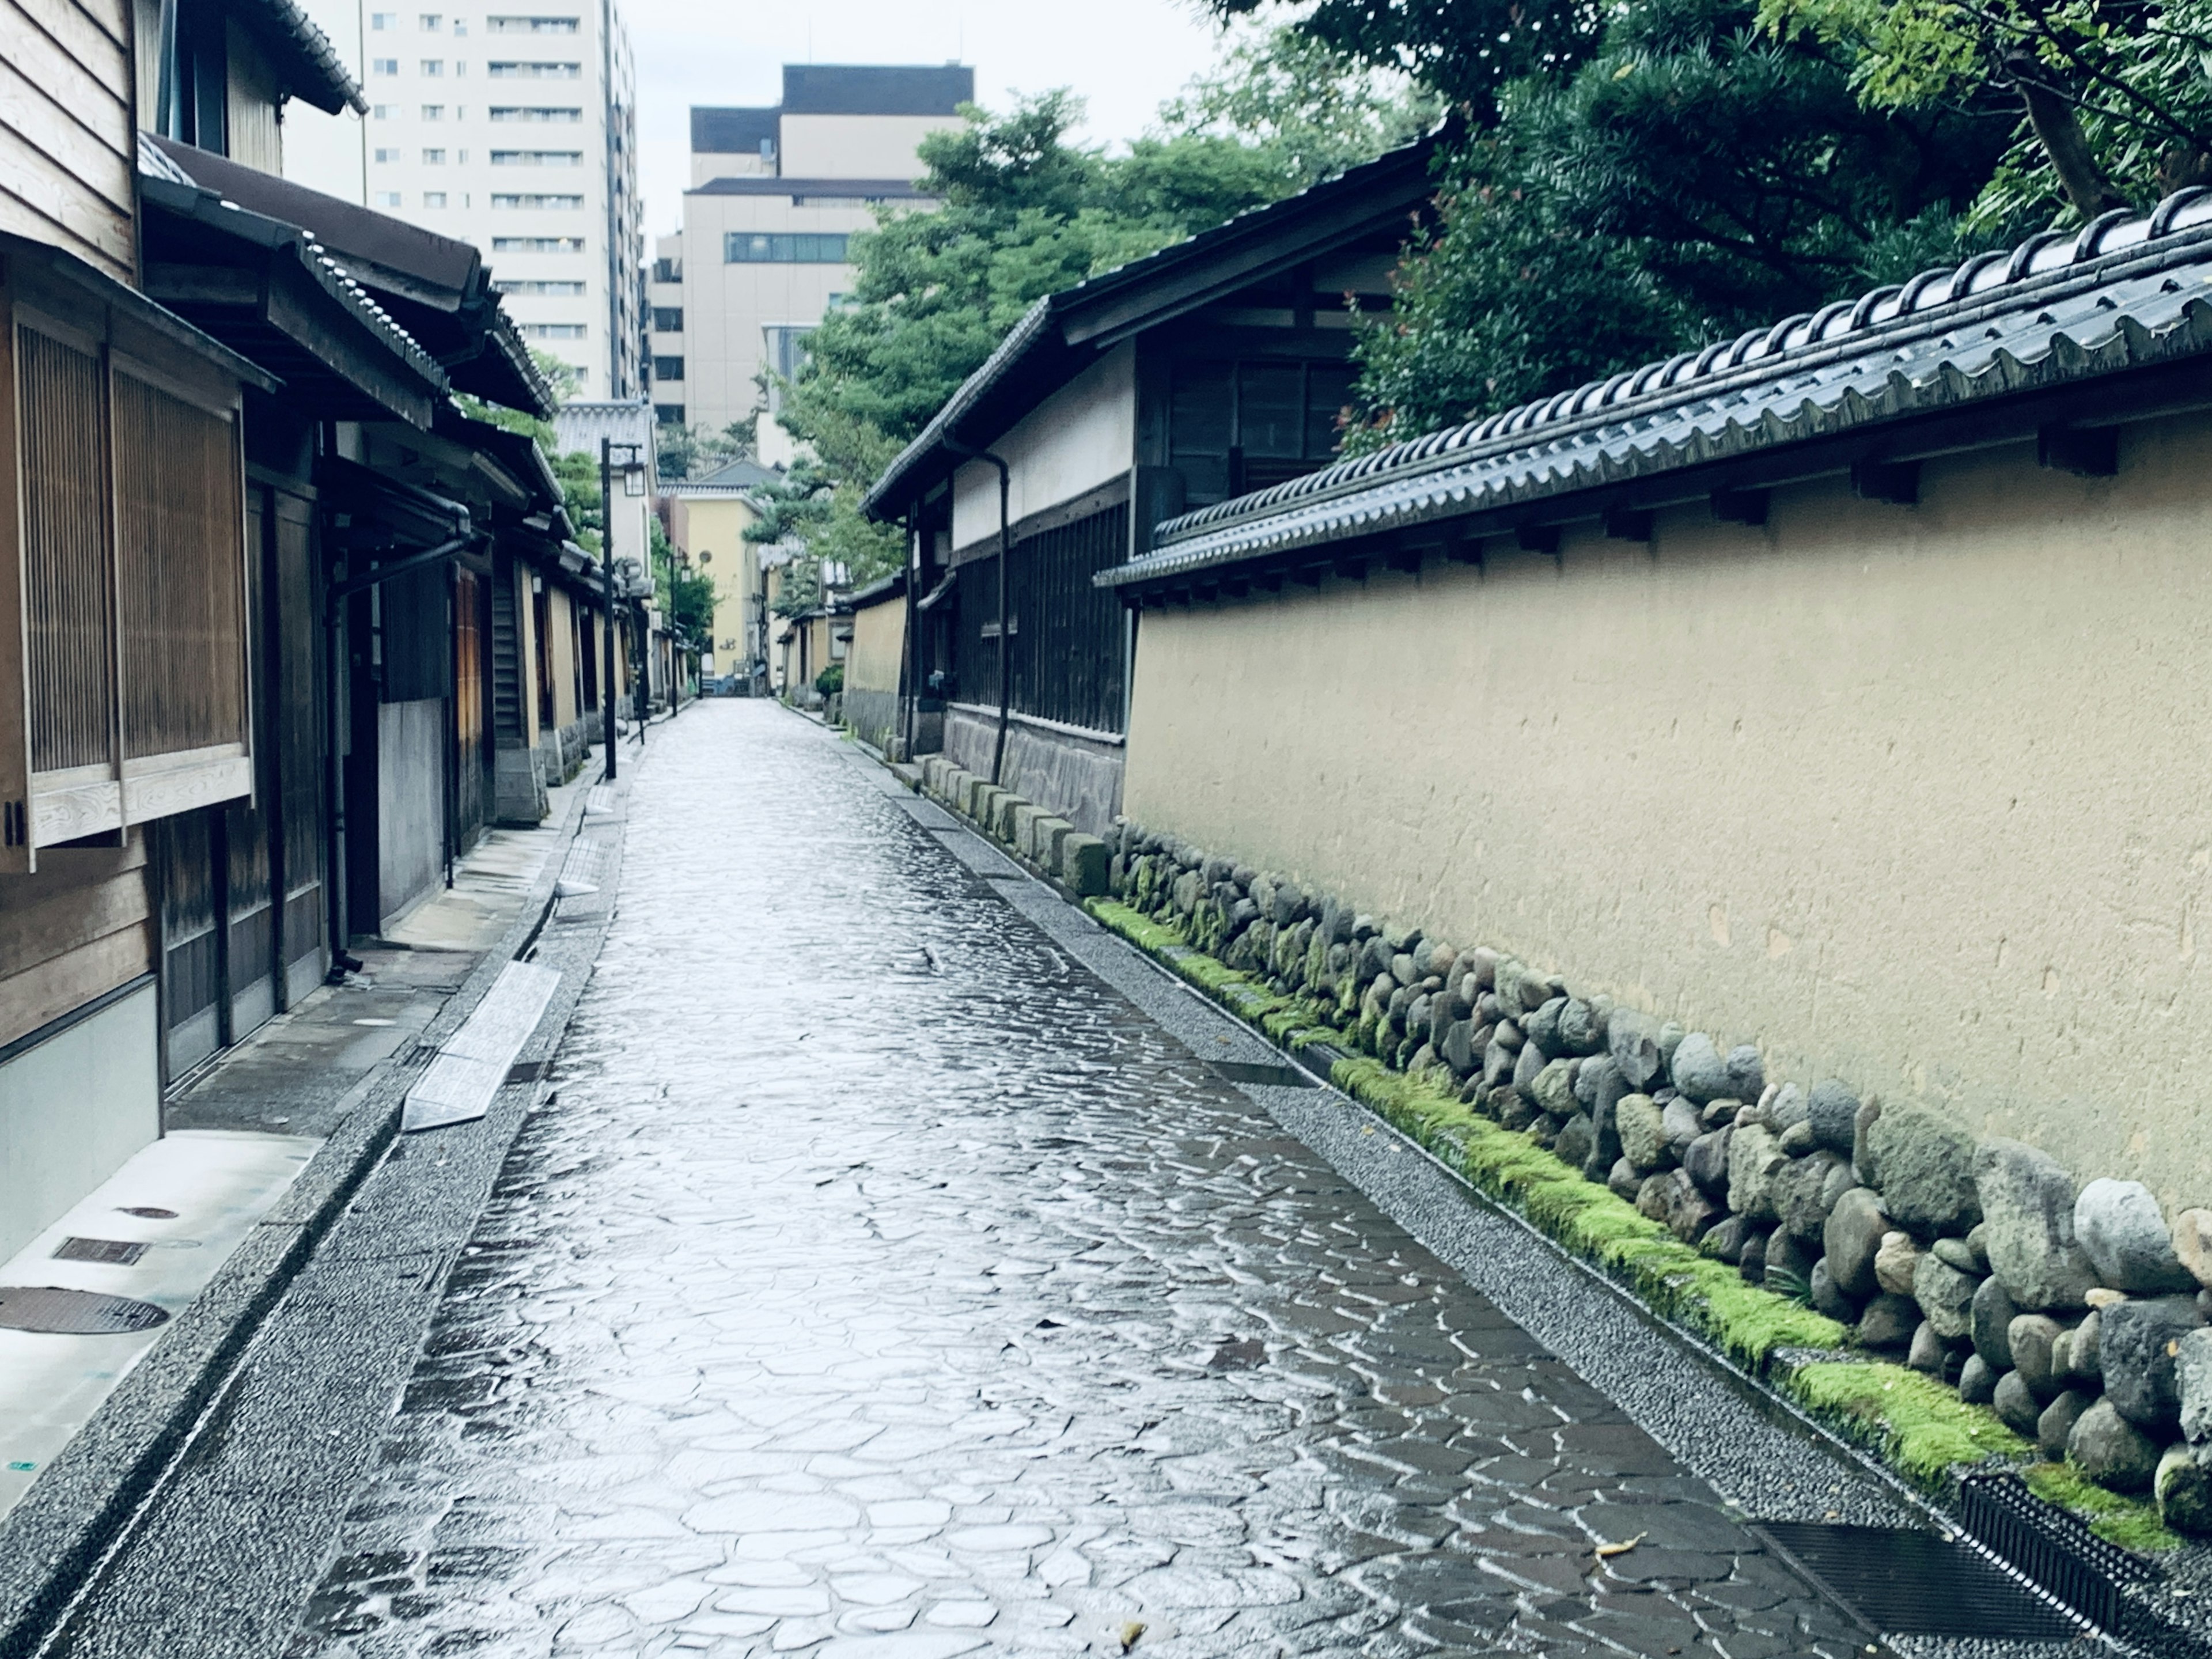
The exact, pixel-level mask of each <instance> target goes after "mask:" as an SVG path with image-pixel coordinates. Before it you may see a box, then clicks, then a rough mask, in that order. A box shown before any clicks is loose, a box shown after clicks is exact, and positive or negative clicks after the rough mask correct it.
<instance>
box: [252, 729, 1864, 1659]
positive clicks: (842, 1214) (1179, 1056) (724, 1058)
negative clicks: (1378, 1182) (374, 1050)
mask: <svg viewBox="0 0 2212 1659" xmlns="http://www.w3.org/2000/svg"><path fill="white" fill-rule="evenodd" d="M653 744H655V745H656V752H655V753H654V755H653V757H652V759H651V761H650V763H649V764H648V766H647V768H646V769H644V770H643V771H642V772H641V774H640V775H639V779H638V782H637V784H636V787H635V793H634V795H633V798H632V805H631V811H630V829H629V849H628V854H627V856H626V859H625V861H624V866H623V878H622V888H621V894H620V908H619V911H618V913H617V916H616V919H615V922H614V926H613V929H612V931H611V933H610V935H609V938H608V942H607V945H606V947H605V951H604V953H603V955H602V956H601V957H600V960H599V968H598V971H597V974H596V976H595V978H594V979H593V981H592V984H591V986H590V987H589V989H588V990H587V991H586V994H585V997H584V1000H583V1002H582V1004H581V1005H580V1008H579V1011H578V1014H577V1018H576V1021H575V1024H574V1026H573V1027H572V1028H571V1031H570V1034H569V1036H568V1041H567V1043H566V1045H565V1046H564V1047H563V1048H562V1052H561V1055H560V1059H559V1062H558V1068H557V1072H556V1090H555V1092H554V1093H553V1095H552V1096H551V1097H550V1101H549V1103H547V1104H546V1105H545V1106H544V1108H543V1109H541V1110H540V1111H539V1112H538V1114H537V1115H535V1116H534V1117H532V1119H531V1120H530V1121H529V1122H528V1123H527V1124H526V1126H525V1127H524V1129H523V1131H522V1133H521V1135H520V1139H518V1140H517V1142H516V1143H515V1146H514V1147H513V1152H512V1153H511V1154H510V1156H509V1158H508V1160H507V1165H506V1168H505V1170H504V1172H503V1174H502V1176H501V1179H500V1182H499V1183H498V1185H497V1188H496V1189H495V1193H494V1195H493V1198H492V1201H491V1204H490V1206H489V1209H488V1210H487V1212H485V1214H484V1216H483V1220H482V1221H481V1223H480V1224H479V1225H478V1227H477V1231H476V1234H475V1237H474V1240H473V1242H472V1243H470V1244H469V1245H468V1246H467V1247H466V1249H465V1251H464V1252H463V1255H462V1256H461V1258H460V1260H459V1263H458V1265H457V1266H456V1267H455V1269H454V1271H453V1275H452V1278H451V1280H450V1282H449V1284H448V1285H447V1291H446V1295H445V1299H444V1301H443V1304H442V1305H441V1310H440V1311H439V1313H438V1316H437V1317H436V1319H435V1324H434V1326H433V1328H432V1332H431V1335H430V1338H429V1341H428V1347H427V1350H426V1352H425V1353H424V1356H423V1357H422V1359H421V1361H420V1363H419V1364H418V1365H417V1367H416V1371H415V1374H414V1376H413V1379H412V1381H411V1383H410V1386H409V1387H408V1389H407V1390H406V1393H405V1395H404V1401H402V1403H401V1405H400V1407H399V1410H398V1414H397V1416H396V1418H395V1419H394V1420H393V1422H392V1425H391V1428H390V1431H389V1433H388V1436H387V1437H386V1442H385V1444H384V1446H383V1449H382V1452H381V1455H380V1457H379V1459H378V1460H377V1461H376V1463H375V1466H374V1468H373V1469H372V1470H371V1472H370V1474H369V1476H368V1479H367V1480H366V1481H365V1483H364V1485H363V1486H362V1489H361V1490H360V1492H359V1493H358V1495H357V1497H356V1499H355V1501H354V1502H353V1504H352V1505H351V1507H350V1510H349V1513H348V1515H347V1517H346V1519H345V1521H344V1522H343V1526H342V1528H341V1529H340V1535H339V1537H338V1539H337V1544H336V1553H335V1559H334V1560H333V1563H332V1565H331V1566H330V1567H329V1569H328V1570H327V1571H326V1572H325V1575H324V1577H323V1579H322V1583H321V1587H320V1589H319V1591H318V1592H317V1593H316V1595H314V1597H313V1601H312V1602H311V1603H310V1604H309V1606H308V1607H307V1612H306V1614H305V1616H304V1618H303V1619H302V1620H301V1624H300V1625H299V1626H298V1627H297V1629H296V1630H295V1633H294V1636H293V1638H292V1641H291V1644H290V1651H291V1652H292V1653H294V1654H297V1655H302V1656H305V1655H360V1656H386V1655H399V1654H407V1655H414V1654H424V1655H428V1654H453V1653H464V1652H465V1653H479V1654H499V1655H507V1654H518V1655H522V1654H529V1655H537V1654H549V1653H554V1654H568V1653H577V1654H584V1653H590V1654H605V1655H613V1654H657V1653H664V1652H676V1653H687V1652H694V1651H698V1652H708V1653H713V1654H718V1655H737V1654H753V1653H763V1654H765V1653H769V1652H776V1653H789V1652H801V1653H807V1654H813V1655H821V1656H836V1659H854V1656H884V1659H892V1656H896V1659H939V1656H951V1655H955V1654H960V1653H966V1652H970V1651H976V1652H981V1651H993V1652H1003V1653H1011V1654H1018V1655H1049V1654H1055V1653H1077V1652H1089V1653H1120V1652H1121V1651H1123V1650H1124V1648H1125V1647H1129V1648H1131V1649H1132V1650H1133V1651H1134V1652H1135V1653H1136V1654H1138V1655H1139V1656H1143V1655H1149V1654H1158V1655H1161V1656H1169V1655H1255V1656H1256V1655H1275V1654H1283V1655H1289V1654H1298V1655H1334V1654H1346V1655H1348V1654H1375V1655H1387V1654H1417V1653H1431V1652H1437V1651H1440V1650H1441V1651H1455V1652H1530V1653H1547V1654H1559V1655H1567V1654H1586V1653H1587V1654H1598V1653H1623V1652H1625V1653H1631V1654H1649V1655H1662V1654H1677V1653H1680V1654H1704V1655H1725V1656H1728V1659H1759V1656H1765V1655H1771V1654H1792V1655H1796V1654H1820V1655H1829V1656H1841V1655H1843V1654H1845V1653H1848V1652H1851V1651H1854V1650H1857V1648H1858V1647H1859V1646H1860V1644H1862V1643H1863V1640H1864V1638H1863V1637H1859V1636H1857V1635H1856V1634H1855V1633H1854V1632H1852V1630H1851V1629H1850V1626H1848V1625H1846V1624H1845V1622H1844V1620H1842V1619H1841V1617H1840V1616H1839V1615H1838V1614H1837V1613H1834V1612H1833V1611H1832V1610H1831V1609H1830V1608H1829V1607H1827V1606H1826V1604H1825V1603H1823V1602H1821V1601H1819V1600H1817V1599H1816V1598H1815V1597H1814V1595H1812V1594H1811V1593H1810V1592H1809V1591H1808V1589H1807V1588H1806V1587H1805V1586H1804V1585H1803V1584H1802V1583H1801V1582H1799V1581H1798V1580H1797V1579H1796V1578H1795V1577H1793V1576H1792V1574H1791V1573H1790V1571H1789V1570H1788V1569H1787V1568H1786V1567H1785V1566H1784V1565H1782V1564H1781V1563H1780V1562H1779V1561H1778V1560H1776V1559H1772V1558H1771V1557H1769V1556H1767V1555H1765V1554H1763V1553H1761V1552H1760V1551H1759V1547H1758V1545H1757V1543H1756V1541H1754V1540H1753V1539H1752V1538H1751V1537H1750V1536H1749V1535H1748V1534H1747V1533H1746V1532H1745V1531H1744V1530H1743V1529H1742V1528H1741V1526H1740V1525H1739V1524H1738V1522H1736V1520H1735V1518H1733V1516H1732V1515H1731V1513H1730V1512H1729V1511H1728V1510H1725V1509H1724V1508H1723V1505H1722V1504H1721V1503H1720V1501H1719V1500H1718V1498H1716V1496H1715V1495H1714V1493H1713V1492H1712V1491H1711V1488H1709V1487H1707V1486H1705V1485H1704V1484H1703V1483H1701V1482H1700V1481H1699V1480H1696V1479H1694V1478H1693V1477H1692V1476H1691V1475H1690V1474H1687V1473H1686V1472H1685V1471H1684V1470H1683V1469H1682V1468H1680V1466H1678V1465H1677V1464H1676V1463H1675V1462H1674V1461H1673V1459H1672V1458H1670V1457H1669V1456H1668V1454H1667V1453H1665V1452H1664V1451H1662V1449H1660V1448H1659V1447H1657V1446H1656V1444H1654V1443H1652V1442H1651V1441H1650V1439H1649V1438H1648V1437H1646V1436H1645V1435H1644V1433H1643V1432H1642V1431H1640V1430H1638V1428H1636V1427H1635V1426H1634V1425H1632V1424H1631V1423H1630V1422H1629V1421H1628V1420H1627V1419H1626V1417H1625V1416H1624V1415H1623V1414H1622V1413H1620V1411H1619V1410H1617V1409H1616V1408H1614V1407H1613V1406H1611V1405H1610V1404H1609V1403H1608V1402H1607V1401H1606V1399H1604V1398H1603V1397H1602V1396H1601V1395H1599V1394H1598V1393H1597V1392H1596V1390H1595V1389H1593V1388H1591V1387H1590V1386H1589V1385H1588V1384H1587V1383H1584V1382H1583V1381H1582V1380H1580V1379H1579V1378H1578V1377H1577V1376H1575V1375H1574V1373H1573V1372H1572V1371H1571V1370H1569V1369H1568V1368H1567V1367H1566V1366H1565V1364H1562V1363H1561V1362H1560V1361H1559V1360H1558V1359H1556V1358H1553V1357H1551V1356H1550V1355H1549V1354H1547V1352H1545V1351H1544V1350H1543V1349H1542V1348H1541V1346H1539V1345H1538V1344H1536V1343H1535V1342H1534V1340H1531V1339H1530V1338H1529V1337H1528V1336H1527V1335H1526V1334H1524V1333H1522V1331H1521V1330H1519V1329H1518V1328H1516V1327H1515V1326H1514V1325H1513V1324H1512V1323H1511V1322H1509V1321H1508V1320H1506V1319H1505V1318H1504V1316H1502V1315H1501V1314H1499V1313H1498V1311H1497V1310H1495V1309H1494V1308H1493V1307H1492V1305H1491V1304H1489V1303H1487V1302H1486V1301H1485V1300H1484V1299H1483V1298H1482V1297H1480V1296H1478V1295H1477V1294H1475V1293H1474V1291H1471V1290H1470V1289H1468V1287H1467V1285H1465V1284H1464V1283H1463V1282H1462V1281H1461V1280H1460V1279H1458V1278H1457V1277H1456V1276H1455V1275H1454V1274H1453V1273H1451V1272H1450V1271H1449V1269H1447V1268H1445V1267H1443V1265H1442V1264H1441V1263H1439V1262H1438V1261H1436V1260H1435V1259H1434V1258H1433V1257H1431V1255H1429V1254H1428V1253H1427V1252H1426V1251H1425V1249H1422V1248H1421V1246H1420V1245H1419V1244H1418V1243H1416V1242H1415V1241H1414V1240H1413V1238H1411V1237H1409V1236H1408V1235H1407V1234H1406V1233H1405V1232H1404V1231H1402V1230H1401V1228H1399V1227H1398V1226H1397V1225H1395V1224H1394V1223H1393V1222H1391V1221H1390V1220H1389V1219H1388V1218H1385V1217H1384V1216H1383V1214H1382V1213H1381V1212H1378V1211H1377V1210H1376V1208H1375V1207H1374V1206H1373V1205H1372V1204H1370V1202H1369V1201H1368V1200H1366V1199H1364V1197H1362V1196H1361V1194H1359V1192H1358V1190H1357V1189H1356V1188H1353V1187H1352V1186H1351V1185H1350V1184H1349V1183H1348V1182H1346V1181H1345V1180H1344V1179H1342V1178H1341V1177H1340V1176H1338V1175H1336V1174H1335V1173H1334V1172H1333V1171H1332V1170H1330V1169H1329V1167H1328V1165H1327V1164H1324V1163H1323V1162H1322V1160H1321V1159H1320V1158H1318V1157H1317V1156H1316V1155H1315V1154H1314V1153H1312V1152H1310V1151H1308V1150H1307V1149H1306V1148H1305V1147H1304V1146H1303V1145H1301V1144H1300V1143H1299V1142H1297V1140H1295V1139H1291V1138H1289V1137H1288V1136H1287V1135H1285V1133H1283V1132H1282V1131H1281V1130H1280V1129H1279V1127H1277V1126H1276V1125H1275V1123H1274V1122H1273V1120H1271V1119H1270V1118H1269V1117H1268V1116H1267V1115H1266V1114H1265V1113H1264V1112H1262V1111H1261V1109H1259V1108H1258V1107H1257V1106H1256V1105H1255V1104H1254V1103H1253V1102H1252V1101H1251V1100H1250V1099H1249V1098H1248V1097H1246V1096H1245V1095H1244V1094H1243V1093H1242V1092H1241V1091H1238V1090H1237V1089H1235V1088H1233V1087H1231V1085H1228V1084H1227V1083H1225V1082H1224V1081H1223V1080H1222V1079H1221V1078H1220V1076H1219V1074H1218V1073H1215V1072H1213V1071H1212V1069H1210V1068H1209V1067H1207V1066H1205V1065H1203V1064H1201V1063H1200V1061H1199V1060H1197V1059H1196V1058H1195V1057H1194V1056H1193V1055H1192V1054H1191V1053H1190V1052H1189V1050H1188V1049H1187V1048H1185V1047H1184V1046H1183V1045H1182V1043H1181V1042H1178V1041H1177V1040H1176V1039H1175V1038H1174V1037H1172V1036H1170V1035H1169V1034H1168V1033H1167V1032H1166V1031H1165V1030H1163V1029H1162V1028H1161V1027H1160V1026H1158V1025H1157V1024H1154V1023H1152V1021H1151V1020H1150V1019H1148V1018H1146V1016H1144V1015H1143V1014H1141V1013H1139V1012H1138V1011H1137V1010H1136V1008H1135V1007H1134V1006H1132V1005H1131V1004H1130V1003H1129V1002H1127V1000H1124V999H1122V998H1121V996H1120V995H1119V994H1116V993H1115V992H1113V991H1112V990H1110V989H1109V988H1108V987H1106V986H1105V985H1104V984H1103V982H1101V981H1099V980H1097V978H1096V977H1094V976H1093V975H1091V973H1090V972H1089V971H1088V970H1086V969H1083V968H1081V967H1079V965H1077V964H1076V963H1073V962H1071V961H1070V960H1069V959H1068V958H1067V957H1066V956H1065V955H1064V954H1063V953H1062V952H1061V951H1059V950H1057V949H1055V948H1054V946H1053V945H1052V944H1051V942H1050V941H1049V940H1048V939H1047V938H1046V937H1045V936H1043V935H1042V934H1041V933H1038V932H1037V931H1036V929H1035V928H1034V927H1031V926H1030V924H1029V923H1027V922H1026V921H1023V920H1022V919H1021V918H1020V917H1019V916H1018V915H1016V914H1015V913H1014V911H1013V910H1012V909H1011V908H1009V907H1008V906H1007V904H1006V902H1004V901H1003V899H1002V898H1001V897H1000V891H999V888H998V886H997V885H996V884H994V883H992V882H990V881H987V880H982V879H979V878H976V877H975V876H974V875H973V874H971V873H970V872H969V870H968V869H967V868H966V867H965V866H963V865H962V864H961V863H960V862H958V861H957V860H955V859H954V858H952V857H951V855H950V854H948V852H947V851H946V849H945V846H944V844H943V842H942V840H941V839H940V837H939V836H937V835H934V834H932V833H930V832H928V831H927V830H925V829H922V828H921V826H920V825H919V824H917V823H915V820H914V819H913V818H912V817H910V816H908V814H907V813H906V812H905V811H903V810H902V808H901V807H900V806H899V805H898V804H897V803H896V802H895V801H892V800H890V799H886V798H885V796H884V794H883V793H881V792H880V791H879V790H877V789H875V788H873V787H871V786H870V784H869V783H868V781H867V780H866V777H865V775H863V774H862V773H861V772H860V770H859V769H858V768H856V767H855V766H854V764H853V763H851V762H850V761H849V760H848V759H847V758H845V757H843V756H841V755H840V754H839V753H838V752H837V750H836V745H835V744H834V743H832V742H831V741H830V740H829V739H828V738H826V737H825V736H824V735H823V733H822V732H819V731H818V730H817V729H816V728H814V727H812V726H809V725H807V724H805V723H803V722H802V721H800V720H798V719H796V718H794V717H793V716H791V715H789V714H785V713H783V712H782V711H781V710H778V709H776V708H773V707H769V706H765V705H762V704H757V703H748V702H717V703H708V704H705V705H702V707H701V708H699V709H698V710H697V711H696V713H692V714H686V715H685V716H684V719H683V720H680V721H678V722H677V723H676V724H675V725H674V726H672V727H671V728H668V729H667V730H665V731H656V732H655V733H654V735H653ZM1630 1541H1635V1547H1634V1548H1632V1549H1630V1550H1627V1551H1626V1552H1625V1553H1618V1554H1612V1555H1609V1556H1607V1557H1606V1558H1602V1559H1601V1558H1600V1557H1599V1556H1598V1555H1597V1553H1596V1547H1597V1546H1598V1545H1599V1544H1601V1543H1612V1544H1625V1543H1628V1542H1630Z"/></svg>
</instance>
